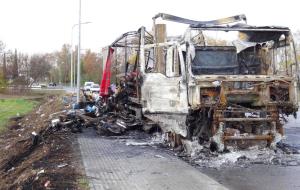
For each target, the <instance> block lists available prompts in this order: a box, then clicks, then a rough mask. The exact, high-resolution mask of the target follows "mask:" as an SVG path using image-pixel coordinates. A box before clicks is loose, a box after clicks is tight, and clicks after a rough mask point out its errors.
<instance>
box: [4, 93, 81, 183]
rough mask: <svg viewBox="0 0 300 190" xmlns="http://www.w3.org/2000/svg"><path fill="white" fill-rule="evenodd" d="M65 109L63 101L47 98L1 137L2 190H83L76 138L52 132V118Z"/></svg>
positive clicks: (64, 131)
mask: <svg viewBox="0 0 300 190" xmlns="http://www.w3.org/2000/svg"><path fill="white" fill-rule="evenodd" d="M63 109H64V107H63V104H62V101H61V98H59V97H57V96H48V97H47V98H45V100H44V102H43V103H42V104H41V105H39V106H38V107H37V108H36V109H35V110H34V111H32V112H31V113H30V114H28V115H27V116H25V117H24V118H22V119H20V120H17V121H14V122H13V123H12V124H11V125H12V126H13V125H17V126H18V127H17V128H15V127H11V128H9V129H10V130H8V131H7V132H5V133H4V134H2V135H1V136H0V149H1V153H0V176H1V177H0V189H82V188H80V187H79V185H78V180H79V179H82V178H83V177H82V176H84V175H83V173H81V170H80V168H81V167H78V166H80V165H81V161H80V160H81V159H80V155H79V153H78V151H77V150H76V147H77V144H76V143H77V140H76V136H75V134H73V133H71V132H70V131H69V130H60V131H53V130H49V123H50V120H51V118H49V116H50V115H51V114H52V113H54V112H58V111H61V110H63Z"/></svg>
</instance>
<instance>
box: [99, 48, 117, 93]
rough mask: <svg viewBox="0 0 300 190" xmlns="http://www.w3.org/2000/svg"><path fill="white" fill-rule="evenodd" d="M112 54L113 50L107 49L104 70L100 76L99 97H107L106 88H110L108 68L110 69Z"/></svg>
mask: <svg viewBox="0 0 300 190" xmlns="http://www.w3.org/2000/svg"><path fill="white" fill-rule="evenodd" d="M113 53H114V49H113V48H111V47H110V48H109V50H108V55H107V59H106V63H105V69H104V72H103V75H102V80H101V84H100V96H107V95H108V87H109V86H110V77H111V72H110V67H111V61H112V55H113Z"/></svg>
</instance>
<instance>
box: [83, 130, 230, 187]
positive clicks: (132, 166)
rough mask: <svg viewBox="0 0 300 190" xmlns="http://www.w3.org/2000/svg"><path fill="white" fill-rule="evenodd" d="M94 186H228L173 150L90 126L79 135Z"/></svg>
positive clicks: (85, 166)
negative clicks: (108, 135)
mask: <svg viewBox="0 0 300 190" xmlns="http://www.w3.org/2000/svg"><path fill="white" fill-rule="evenodd" d="M78 143H79V146H80V151H81V156H82V159H83V165H84V168H85V172H86V174H87V176H88V179H89V184H90V188H91V189H96V190H98V189H99V190H105V189H109V190H166V189H170V190H185V189H187V190H199V189H201V190H225V189H226V188H225V187H224V186H222V185H220V184H219V183H218V182H216V181H215V180H213V179H211V178H210V177H208V176H207V175H204V174H202V173H201V172H199V171H198V170H197V169H195V168H193V167H192V166H190V165H189V164H187V163H186V162H184V161H182V160H180V159H178V158H177V157H176V156H174V155H172V154H167V153H166V152H165V151H163V150H159V149H157V148H155V147H151V146H131V145H128V146H127V145H126V143H124V142H120V141H119V140H116V139H111V138H105V137H100V136H98V135H97V134H96V133H95V131H94V130H93V129H87V130H86V131H84V133H83V134H80V135H79V136H78Z"/></svg>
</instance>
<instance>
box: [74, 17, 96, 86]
mask: <svg viewBox="0 0 300 190" xmlns="http://www.w3.org/2000/svg"><path fill="white" fill-rule="evenodd" d="M89 23H92V22H82V23H81V24H89ZM78 25H79V24H74V25H73V26H72V34H71V52H70V55H71V84H70V86H71V89H72V90H73V84H74V82H75V67H74V68H73V33H74V28H75V27H76V26H78ZM73 77H74V78H73ZM74 86H75V84H74Z"/></svg>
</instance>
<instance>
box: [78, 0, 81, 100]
mask: <svg viewBox="0 0 300 190" xmlns="http://www.w3.org/2000/svg"><path fill="white" fill-rule="evenodd" d="M80 41H81V0H79V15H78V55H77V56H78V58H77V59H78V60H77V103H79V99H80V97H79V96H80V48H81V47H80Z"/></svg>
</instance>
